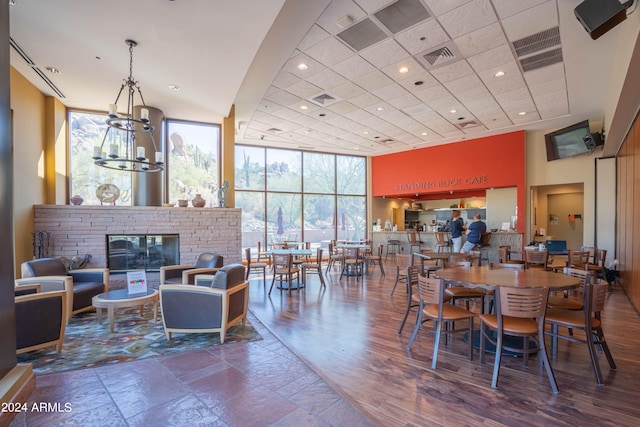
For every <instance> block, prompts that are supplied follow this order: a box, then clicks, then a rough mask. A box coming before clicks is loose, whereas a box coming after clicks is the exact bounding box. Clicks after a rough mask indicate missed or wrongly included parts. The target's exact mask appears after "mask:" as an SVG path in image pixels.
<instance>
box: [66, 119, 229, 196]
mask: <svg viewBox="0 0 640 427" xmlns="http://www.w3.org/2000/svg"><path fill="white" fill-rule="evenodd" d="M106 120H107V115H106V114H96V113H88V112H82V111H71V110H70V111H69V129H70V132H69V147H70V186H71V188H70V194H71V195H79V196H81V197H82V198H83V199H84V202H83V204H88V205H100V204H102V202H101V201H100V200H99V199H98V197H97V196H96V190H97V189H98V188H99V187H100V186H102V185H105V184H112V185H114V186H116V187H117V188H118V190H119V192H120V196H119V197H118V199H117V200H116V201H115V202H109V204H115V205H118V206H122V205H124V206H130V205H131V201H132V194H131V192H132V173H131V172H123V171H118V170H112V169H107V168H103V167H100V166H96V165H95V164H94V160H93V158H92V156H93V147H94V146H98V145H100V144H101V143H102V138H103V137H104V134H105V132H106V129H107V124H106ZM165 135H166V136H167V137H166V146H165V152H166V155H165V159H166V164H165V171H164V178H165V179H166V180H167V183H166V185H167V196H168V198H167V201H168V202H170V203H176V202H177V201H178V199H187V200H189V201H191V200H192V199H193V198H194V197H195V195H196V194H201V195H202V197H203V198H204V199H205V200H206V201H207V204H206V206H217V205H218V196H217V191H216V190H217V189H218V185H219V176H220V175H219V173H220V172H219V170H220V168H219V160H218V159H219V152H220V126H219V125H215V124H208V123H195V122H185V121H178V120H167V122H166V132H165ZM157 143H158V144H160V143H161V142H160V141H157ZM110 188H112V187H110Z"/></svg>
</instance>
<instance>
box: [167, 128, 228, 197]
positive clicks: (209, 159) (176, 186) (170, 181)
mask: <svg viewBox="0 0 640 427" xmlns="http://www.w3.org/2000/svg"><path fill="white" fill-rule="evenodd" d="M219 147H220V126H219V125H213V124H207V123H195V122H184V121H177V120H167V153H168V161H167V188H168V201H169V203H176V202H177V201H178V200H179V199H186V200H189V201H190V200H192V199H193V198H194V197H195V195H196V194H201V195H202V197H203V198H204V199H205V200H206V202H207V204H206V206H210V207H215V206H217V205H218V196H217V189H218V185H219V176H220V175H219V170H220V167H219V161H218V159H219V151H220V150H219Z"/></svg>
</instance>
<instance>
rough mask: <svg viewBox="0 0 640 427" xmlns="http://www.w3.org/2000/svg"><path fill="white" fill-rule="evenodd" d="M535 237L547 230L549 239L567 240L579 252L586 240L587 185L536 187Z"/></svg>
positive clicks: (533, 222) (568, 245)
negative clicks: (585, 209) (585, 210)
mask: <svg viewBox="0 0 640 427" xmlns="http://www.w3.org/2000/svg"><path fill="white" fill-rule="evenodd" d="M531 189H532V206H533V208H534V209H533V216H534V218H532V220H533V221H532V225H533V227H532V230H531V231H532V234H533V233H534V232H535V231H540V232H542V231H544V234H545V236H546V237H547V239H552V240H566V241H567V248H569V249H578V248H579V247H580V246H582V245H583V241H584V221H583V219H584V184H582V183H576V184H562V185H543V186H537V187H532V188H531Z"/></svg>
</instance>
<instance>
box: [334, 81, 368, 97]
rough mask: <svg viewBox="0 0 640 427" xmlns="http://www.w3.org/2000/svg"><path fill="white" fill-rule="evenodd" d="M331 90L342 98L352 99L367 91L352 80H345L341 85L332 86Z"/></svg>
mask: <svg viewBox="0 0 640 427" xmlns="http://www.w3.org/2000/svg"><path fill="white" fill-rule="evenodd" d="M329 92H331V93H333V94H335V95H336V96H338V97H339V98H341V99H350V98H354V97H356V96H360V95H363V94H365V93H366V91H365V90H364V89H362V88H361V87H360V86H358V85H356V84H354V83H351V82H345V83H342V84H341V85H339V86H335V87H332V88H330V89H329Z"/></svg>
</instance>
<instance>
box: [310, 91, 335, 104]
mask: <svg viewBox="0 0 640 427" xmlns="http://www.w3.org/2000/svg"><path fill="white" fill-rule="evenodd" d="M307 100H308V101H311V102H313V103H314V104H316V105H319V106H320V107H326V106H328V105H331V104H335V103H336V102H338V101H340V98H338V97H337V96H335V95H331V94H329V93H327V92H320V93H318V94H315V95H313V96H312V97H310V98H307Z"/></svg>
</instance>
